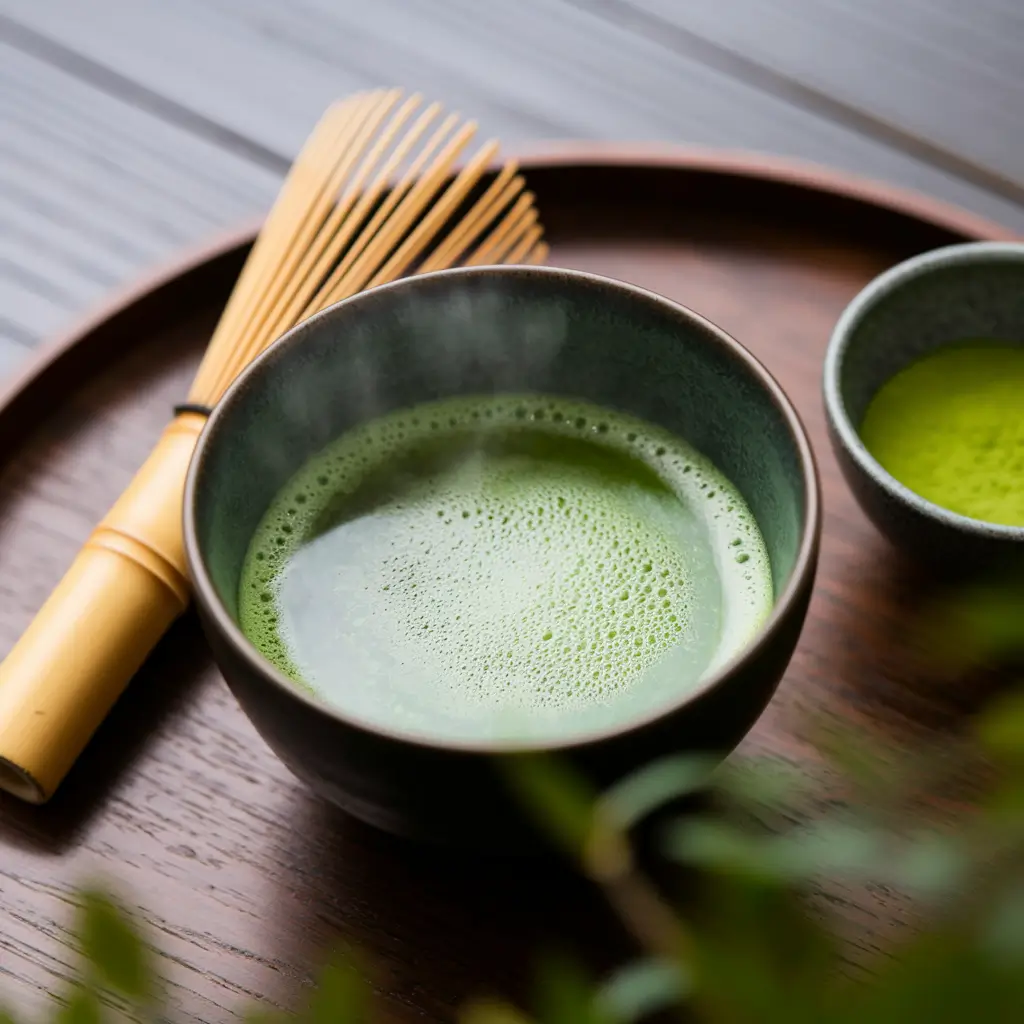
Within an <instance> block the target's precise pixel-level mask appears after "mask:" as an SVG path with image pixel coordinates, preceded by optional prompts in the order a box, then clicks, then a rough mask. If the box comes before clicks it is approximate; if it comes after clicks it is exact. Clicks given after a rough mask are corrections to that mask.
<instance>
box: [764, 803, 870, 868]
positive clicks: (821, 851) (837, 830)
mask: <svg viewBox="0 0 1024 1024" xmlns="http://www.w3.org/2000/svg"><path fill="white" fill-rule="evenodd" d="M887 838H888V837H887V835H886V834H885V833H884V832H882V831H881V830H879V829H877V828H875V827H873V826H871V825H869V824H867V823H866V822H858V821H856V820H852V819H849V818H845V817H843V818H838V817H830V818H823V819H821V820H820V821H816V822H814V823H813V824H811V825H808V826H806V827H804V828H800V829H796V830H794V831H793V832H790V833H787V834H786V835H782V836H773V837H771V838H768V839H766V840H765V843H764V850H763V854H762V855H763V857H764V865H763V867H764V870H765V871H766V872H768V873H770V874H772V875H774V876H776V877H778V878H781V879H789V880H792V881H794V882H801V881H807V880H810V879H812V878H820V877H823V876H828V877H842V878H845V879H858V880H859V879H866V878H871V877H872V876H873V875H877V874H878V873H879V872H880V871H882V870H883V868H884V866H885V865H886V863H887V856H888V851H887V842H886V840H887Z"/></svg>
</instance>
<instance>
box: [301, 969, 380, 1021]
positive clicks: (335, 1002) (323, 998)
mask: <svg viewBox="0 0 1024 1024" xmlns="http://www.w3.org/2000/svg"><path fill="white" fill-rule="evenodd" d="M368 1012H369V992H368V990H367V985H366V983H365V982H364V981H363V979H362V977H361V976H360V974H359V971H358V970H357V969H356V967H355V965H354V964H352V963H351V962H349V961H348V960H347V959H345V958H343V957H341V956H335V957H334V958H333V959H331V960H330V961H328V963H327V964H326V965H325V966H324V967H323V968H322V969H321V971H320V974H319V977H318V978H317V989H316V992H315V993H314V994H313V997H312V999H311V1000H310V1002H309V1008H308V1010H307V1011H306V1014H305V1017H304V1019H305V1020H306V1021H308V1022H309V1024H354V1022H357V1021H362V1020H366V1018H367V1016H368Z"/></svg>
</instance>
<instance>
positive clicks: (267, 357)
mask: <svg viewBox="0 0 1024 1024" xmlns="http://www.w3.org/2000/svg"><path fill="white" fill-rule="evenodd" d="M462 277H478V278H483V277H501V278H506V277H516V278H530V277H546V278H549V279H557V278H563V279H564V278H570V279H572V280H573V281H575V282H578V283H581V284H586V285H589V286H591V287H596V288H598V289H605V290H607V289H612V290H615V291H618V292H620V293H624V294H626V295H629V296H631V297H632V298H633V299H634V300H637V301H639V302H641V303H645V304H647V305H649V306H654V307H658V308H659V309H661V310H662V311H663V312H665V313H668V314H670V315H671V316H672V317H674V318H676V319H678V320H685V321H687V322H688V323H689V325H690V326H692V327H696V328H698V329H699V330H700V331H702V332H703V333H704V334H705V335H706V336H709V337H710V338H712V339H713V340H714V341H715V343H717V344H719V345H721V346H723V347H724V348H725V350H726V351H727V352H728V353H729V354H730V355H731V356H732V357H733V358H734V359H736V360H737V361H738V362H740V363H741V364H743V365H744V366H745V367H746V368H747V369H748V370H749V371H750V373H751V374H752V375H753V376H754V377H755V378H756V379H757V380H758V381H759V383H760V384H761V386H762V387H763V388H764V389H765V391H766V392H767V394H768V397H769V398H770V399H771V401H772V402H773V404H774V405H775V407H776V409H777V410H778V411H779V413H780V414H781V416H782V418H783V421H784V423H785V426H786V428H787V429H788V432H789V435H790V439H791V441H792V443H793V445H794V448H795V450H796V452H797V455H798V460H799V465H800V471H801V475H802V477H803V481H804V499H803V507H802V509H801V512H802V523H803V525H802V528H801V531H800V543H799V546H798V549H797V553H796V558H795V560H794V563H793V568H792V571H791V572H790V575H789V579H788V580H787V581H786V584H785V586H784V587H783V589H782V592H781V594H778V595H777V596H776V597H775V600H774V602H773V604H772V609H771V612H770V613H769V615H768V617H767V618H766V619H765V621H764V622H763V623H762V624H761V626H760V627H759V629H758V631H757V633H756V634H755V635H754V636H753V637H752V638H751V639H750V640H748V641H747V643H746V644H745V645H744V646H743V647H741V648H740V649H738V650H737V651H735V652H733V654H732V655H731V656H730V657H729V658H728V659H727V660H726V661H724V662H723V663H722V664H720V665H719V666H718V667H717V668H716V669H715V670H714V671H713V672H709V673H708V674H707V675H706V676H705V677H704V678H703V679H701V680H700V683H699V685H698V686H697V687H695V688H694V689H693V690H690V691H688V692H686V693H684V694H677V695H674V696H672V697H670V698H668V699H666V700H665V701H663V702H662V703H659V704H658V705H657V706H656V707H654V708H649V709H647V710H646V711H644V712H643V713H641V714H635V715H631V716H629V717H623V718H622V720H621V721H617V722H614V723H612V724H610V725H608V726H604V727H602V728H599V729H593V730H591V731H590V732H587V733H579V734H575V735H570V736H564V737H560V736H554V737H547V738H545V739H538V740H529V739H518V740H493V739H487V740H481V739H471V738H468V739H461V738H453V737H432V736H429V735H426V734H423V733H416V732H411V731H406V730H403V729H401V728H397V727H394V726H389V725H385V724H381V723H378V722H373V721H369V720H366V719H363V718H362V717H360V716H359V715H356V714H353V713H351V712H349V711H346V710H344V709H342V708H340V707H339V706H337V705H335V704H331V703H329V702H327V701H325V700H322V699H321V698H319V697H318V696H317V695H316V694H315V693H313V692H311V691H306V690H303V689H301V688H300V687H299V686H297V685H296V684H295V682H294V681H293V680H291V679H290V678H289V677H288V676H287V675H285V674H284V673H283V672H281V671H280V670H279V669H278V668H277V667H276V666H275V665H273V664H272V663H271V662H270V661H269V660H268V659H266V658H264V657H263V655H262V654H261V653H260V652H259V651H258V649H257V648H256V646H255V645H254V644H253V643H252V641H250V640H249V638H248V637H247V636H246V635H245V634H244V633H243V632H242V629H241V627H240V626H239V625H238V624H237V623H236V622H235V620H234V618H233V616H232V615H231V614H230V613H229V612H228V611H227V609H226V608H225V607H224V604H223V602H222V601H221V599H220V597H219V595H218V594H217V591H216V588H215V587H214V585H213V581H212V580H211V578H210V575H209V573H208V571H207V568H206V564H205V559H204V557H203V554H202V551H201V547H200V543H199V539H198V524H197V521H196V520H197V516H196V512H197V491H198V489H199V477H200V473H201V471H202V465H203V462H204V460H205V458H206V453H207V450H208V449H209V447H210V445H211V444H212V443H214V441H215V439H216V437H217V435H218V433H219V432H220V430H221V429H223V428H222V424H223V423H224V422H226V420H227V418H228V417H229V416H230V412H231V408H232V406H233V404H234V402H235V400H236V397H237V396H238V395H240V394H241V393H242V392H243V391H244V389H245V388H246V387H247V385H248V383H249V381H251V380H252V379H253V377H255V376H257V375H259V374H260V373H263V372H265V368H266V367H268V366H269V365H271V364H272V363H273V361H274V360H275V359H276V358H279V356H280V353H281V352H282V351H283V350H284V349H286V348H288V347H292V346H295V345H300V344H302V342H303V339H304V337H305V336H306V335H307V334H309V333H311V332H313V331H316V330H317V328H318V326H319V324H320V323H322V322H323V321H325V320H330V319H332V318H334V317H335V316H337V315H338V310H340V309H347V308H348V307H350V306H353V305H359V304H360V303H361V302H363V301H365V300H366V299H367V297H369V296H380V295H381V294H386V293H388V292H392V291H394V292H399V293H401V292H403V291H405V290H407V289H411V288H416V287H422V285H421V284H419V282H423V281H428V280H435V279H449V280H457V279H459V278H462ZM821 520H822V499H821V482H820V475H819V471H818V467H817V463H816V461H815V457H814V452H813V449H812V447H811V443H810V440H809V438H808V436H807V432H806V429H805V428H804V425H803V422H802V421H801V419H800V416H799V414H798V413H797V411H796V409H795V408H794V406H793V404H792V402H791V401H790V399H789V397H788V395H787V394H786V392H785V391H784V390H783V389H782V387H781V385H780V384H779V383H778V382H777V381H776V380H775V378H774V377H773V376H772V374H771V373H769V371H768V370H767V369H766V368H765V367H764V365H763V364H762V363H761V362H760V361H759V360H758V359H756V358H755V357H754V355H753V354H752V353H751V352H750V351H749V350H748V349H746V348H745V347H744V346H743V345H742V344H740V342H738V341H737V340H736V339H735V338H733V337H732V336H731V335H730V334H728V333H727V332H726V331H724V330H723V329H722V328H720V327H718V326H717V325H716V324H714V323H712V322H711V321H710V320H708V319H707V318H706V317H703V316H701V315H700V314H699V313H696V312H694V311H693V310H692V309H690V308H689V307H687V306H684V305H682V304H681V303H679V302H675V301H674V300H672V299H669V298H666V297H665V296H663V295H660V294H658V293H657V292H653V291H650V290H648V289H646V288H641V287H639V286H638V285H633V284H628V283H626V282H624V281H618V280H615V279H613V278H609V277H604V276H601V275H599V274H593V273H589V272H586V271H579V270H567V269H562V268H560V267H547V266H527V265H522V266H485V267H454V268H450V269H448V270H440V271H434V272H432V273H427V274H420V275H414V276H412V277H407V278H402V279H400V280H398V281H394V282H392V283H390V284H386V285H379V286H377V287H375V288H372V289H367V290H366V291H363V292H359V293H357V294H356V295H353V296H350V297H349V298H346V299H342V300H341V301H340V302H337V303H334V304H333V305H331V306H328V307H326V308H325V309H323V310H321V311H320V312H319V313H316V314H315V315H313V316H311V317H310V318H308V319H307V320H305V321H303V322H302V323H300V324H297V325H296V326H295V327H293V328H291V329H290V330H289V331H287V332H286V333H285V334H283V335H282V336H281V337H280V338H278V339H277V341H275V342H274V343H273V344H271V345H270V346H268V348H267V349H266V350H265V351H264V352H262V353H261V354H260V355H259V356H257V357H256V358H255V359H254V360H253V361H252V362H251V363H250V364H249V365H248V366H247V367H246V368H245V369H244V370H242V371H241V373H239V374H238V376H237V377H236V378H235V380H234V381H233V382H232V383H231V384H230V385H229V387H228V388H227V389H226V391H225V392H224V394H223V395H222V397H221V399H220V400H219V401H218V402H217V404H216V406H215V407H214V409H213V412H212V413H211V415H210V417H209V419H208V421H207V424H206V426H205V427H204V429H203V431H202V433H201V434H200V436H199V440H198V442H197V444H196V448H195V450H194V452H193V455H192V459H191V462H190V464H189V469H188V474H187V477H186V481H185V491H184V503H183V527H184V541H185V554H186V559H187V562H188V566H189V571H190V575H191V577H192V582H193V588H194V593H195V597H196V601H197V603H198V605H199V606H200V609H201V611H202V612H203V613H204V615H205V617H206V618H207V620H208V621H210V622H212V623H213V624H214V627H215V628H216V629H217V631H218V632H219V633H220V635H221V637H222V638H224V639H225V640H226V641H227V643H228V644H229V645H230V647H231V648H232V650H233V652H234V653H235V655H237V656H238V657H239V658H240V659H241V660H242V661H243V662H244V663H245V664H246V666H247V668H248V669H249V671H250V672H252V673H253V674H254V675H255V676H256V677H258V678H261V679H262V680H264V681H265V682H267V683H268V684H269V685H271V686H272V687H274V688H276V689H277V690H279V691H283V692H284V693H285V694H286V695H287V696H288V697H289V698H291V699H294V700H297V701H299V702H301V703H303V704H305V705H307V706H308V707H309V708H310V709H311V710H313V711H315V712H317V713H319V714H323V715H326V716H327V717H328V718H331V719H334V720H335V721H336V722H338V723H339V724H340V725H343V726H345V727H347V728H350V729H355V730H358V731H360V732H363V733H367V734H370V735H374V736H377V737H381V738H384V739H387V740H390V741H393V742H396V743H400V744H404V745H407V746H415V747H420V748H426V749H429V750H434V751H446V752H451V753H456V754H481V755H507V754H526V753H540V752H550V751H561V750H572V749H576V748H581V747H587V746H591V745H594V744H598V743H601V742H604V741H608V740H612V739H619V738H621V737H624V736H627V735H631V734H634V733H636V732H638V731H640V730H643V729H645V728H647V727H648V726H650V725H652V724H653V723H655V722H657V721H660V720H663V719H667V718H669V717H671V716H672V715H674V714H676V713H678V712H679V711H680V710H682V709H683V708H685V707H686V706H688V705H690V704H693V703H695V702H697V701H698V700H699V699H700V698H702V697H704V696H705V695H706V694H709V693H711V692H712V691H714V690H716V689H718V688H719V687H721V686H722V685H723V684H724V683H725V682H726V681H727V680H728V679H729V678H730V677H731V676H732V675H733V674H734V673H735V672H736V671H737V670H738V669H740V668H741V667H742V666H743V665H745V664H747V663H749V662H751V661H754V660H756V659H757V657H758V655H759V653H760V652H761V651H762V650H763V649H765V648H768V647H769V646H770V645H771V643H772V641H773V640H774V639H775V637H776V636H777V635H778V634H779V633H780V632H781V631H782V630H783V629H784V628H785V627H786V624H787V622H788V621H789V619H790V616H791V615H792V614H799V605H800V602H801V599H802V596H803V594H804V591H805V590H806V589H808V588H810V587H811V586H813V582H814V576H815V572H816V569H817V560H818V549H819V546H820V538H821Z"/></svg>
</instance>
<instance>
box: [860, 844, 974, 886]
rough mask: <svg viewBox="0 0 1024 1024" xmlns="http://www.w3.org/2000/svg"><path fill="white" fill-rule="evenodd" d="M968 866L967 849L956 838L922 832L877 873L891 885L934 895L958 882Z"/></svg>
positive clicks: (897, 851) (896, 852) (894, 853)
mask: <svg viewBox="0 0 1024 1024" xmlns="http://www.w3.org/2000/svg"><path fill="white" fill-rule="evenodd" d="M969 867H970V863H969V860H968V857H967V855H966V853H965V851H964V849H963V848H962V846H961V844H960V843H958V842H957V841H956V840H955V839H954V838H953V837H951V836H944V835H939V834H936V833H926V832H922V833H918V834H916V835H914V836H912V837H911V838H910V839H909V840H907V841H906V842H905V843H903V844H902V845H901V848H900V849H898V850H896V851H894V852H893V854H892V856H891V857H890V859H889V862H888V865H887V866H883V867H882V870H881V871H880V872H879V873H878V874H879V876H880V877H879V880H880V881H885V882H888V883H889V884H890V885H895V886H897V887H900V888H904V889H915V890H917V891H918V892H919V893H927V894H929V895H935V894H939V893H943V892H948V891H950V890H951V889H953V888H954V887H955V886H957V885H959V884H960V883H961V881H962V880H963V878H964V875H965V874H966V872H967V870H968V869H969Z"/></svg>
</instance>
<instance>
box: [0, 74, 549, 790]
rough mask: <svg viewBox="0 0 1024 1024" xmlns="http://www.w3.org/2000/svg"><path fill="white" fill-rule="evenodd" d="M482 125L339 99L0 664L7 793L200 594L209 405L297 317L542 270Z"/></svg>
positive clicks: (508, 172) (88, 720)
mask: <svg viewBox="0 0 1024 1024" xmlns="http://www.w3.org/2000/svg"><path fill="white" fill-rule="evenodd" d="M475 130H476V126H475V125H474V124H473V123H471V122H463V121H462V120H461V119H460V118H459V117H458V116H457V115H454V114H449V115H446V116H445V115H443V113H442V110H441V108H440V107H439V105H438V104H430V105H428V106H426V107H424V106H423V104H422V101H421V99H420V98H419V97H418V96H410V97H404V96H403V94H402V92H401V91H400V90H386V91H384V90H382V91H377V92H371V93H366V94H361V95H358V96H355V97H353V98H351V99H348V100H344V101H341V102H338V103H336V104H334V105H333V106H332V107H330V108H329V109H328V110H327V112H326V113H325V114H324V116H323V117H322V118H321V120H320V122H319V124H318V125H317V126H316V128H315V130H314V131H313V134H312V135H311V136H310V138H309V140H308V141H307V142H306V145H305V146H304V147H303V149H302V151H301V152H300V154H299V155H298V157H297V158H296V160H295V163H294V164H293V165H292V168H291V171H290V172H289V174H288V177H287V179H286V180H285V182H284V185H283V186H282V188H281V191H280V193H279V195H278V197H277V200H276V201H275V203H274V206H273V208H272V209H271V211H270V214H269V215H268V217H267V220H266V222H265V223H264V225H263V228H262V230H261V231H260V233H259V236H258V237H257V239H256V242H255V244H254V245H253V248H252V250H251V252H250V254H249V257H248V259H247V260H246V263H245V266H244V267H243V269H242V272H241V274H240V276H239V278H238V282H237V283H236V285H235V288H234V290H233V291H232V293H231V297H230V299H229V300H228V303H227V306H226V307H225V309H224V312H223V314H222V316H221V318H220V321H219V322H218V324H217V327H216V329H215V330H214V332H213V336H212V338H211V340H210V344H209V347H208V348H207V351H206V354H205V356H204V357H203V360H202V362H201V364H200V367H199V370H198V372H197V374H196V377H195V380H194V382H193V384H192V388H191V390H190V391H189V394H188V396H187V401H186V402H184V403H183V404H182V405H181V406H179V407H178V410H176V415H175V417H174V419H173V420H172V421H171V423H170V424H169V425H168V427H167V428H166V430H165V431H164V433H163V435H162V436H161V438H160V441H159V442H158V444H157V446H156V448H155V449H154V450H153V452H152V454H151V455H150V457H149V458H148V459H147V461H146V462H145V464H144V465H143V466H142V468H141V469H140V470H139V472H138V474H137V475H136V476H135V478H134V479H133V480H132V482H131V484H130V485H129V487H128V489H127V490H126V491H125V492H124V494H123V495H122V496H121V497H120V498H119V499H118V501H117V502H116V503H115V504H114V506H113V508H111V510H110V511H109V512H108V513H107V515H106V516H104V518H103V520H102V521H101V522H100V524H99V525H98V526H97V527H96V529H95V530H94V531H93V533H92V535H91V536H90V537H89V539H88V541H87V542H86V544H85V546H84V547H83V548H82V550H81V551H80V552H79V554H78V555H77V557H76V558H75V560H74V562H73V563H72V565H71V567H70V568H69V570H68V572H67V574H66V575H65V577H64V578H63V580H61V582H60V583H59V584H58V586H57V588H56V589H55V590H54V592H53V593H52V594H51V595H50V597H49V599H48V600H47V601H46V603H45V604H44V605H43V607H42V608H41V609H40V611H39V613H38V614H37V616H36V617H35V619H34V620H33V622H32V623H31V624H30V626H29V627H28V629H27V630H26V631H25V633H24V634H23V635H22V637H21V639H20V640H19V641H18V642H17V643H16V644H15V646H14V647H13V649H12V650H11V651H10V653H9V654H8V655H7V657H6V658H5V659H4V661H3V662H2V664H0V787H2V788H4V789H7V790H10V791H11V792H13V793H15V794H16V795H17V796H20V797H21V798H22V799H25V800H29V801H32V802H35V803H41V802H43V801H45V800H47V799H49V797H50V796H51V795H52V794H53V792H54V790H55V789H56V788H57V786H58V785H59V784H60V781H61V780H62V779H63V777H64V775H65V774H66V773H67V771H68V769H69V768H70V767H71V765H72V764H73V763H74V761H75V759H76V758H77V756H78V754H79V753H80V752H81V750H82V748H83V747H84V746H85V744H86V742H88V739H89V737H90V736H91V735H92V733H93V732H94V731H95V729H96V727H97V726H98V725H99V723H100V722H101V721H102V720H103V718H104V716H105V715H106V713H107V711H108V710H109V709H110V707H111V705H112V704H113V703H114V701H115V700H116V699H117V697H118V695H119V694H120V693H121V691H122V690H123V689H124V687H125V685H126V684H127V682H128V680H129V679H130V678H131V676H132V675H133V674H134V673H135V671H136V669H138V667H139V666H140V665H141V664H142V662H143V661H144V660H145V658H146V656H147V655H148V654H149V652H150V651H151V650H152V648H153V647H154V645H155V644H156V642H157V641H158V640H159V639H160V637H161V636H162V635H163V633H164V632H165V631H166V630H167V628H168V626H169V625H170V624H171V622H172V621H173V620H174V619H175V618H176V617H177V616H178V615H180V614H181V612H182V611H184V609H185V608H186V607H187V605H188V601H189V596H190V587H189V582H188V576H187V571H186V562H185V554H184V549H183V543H182V528H181V503H182V494H183V489H184V482H185V476H186V473H187V470H188V464H189V460H190V458H191V455H192V451H193V449H194V447H195V443H196V440H197V438H198V436H199V433H200V431H201V430H202V428H203V425H204V423H205V420H206V414H207V413H208V411H209V409H210V408H211V407H212V406H213V405H215V404H216V402H217V401H218V400H219V398H220V397H221V395H222V394H223V393H224V391H225V390H226V389H227V387H228V386H229V385H230V384H231V382H232V381H233V380H234V379H235V377H236V376H237V375H238V374H239V373H240V372H241V371H242V370H243V369H244V368H245V367H246V366H247V365H248V364H249V363H250V362H251V361H252V360H253V359H254V358H255V357H256V356H257V355H259V354H260V353H261V352H262V351H263V350H264V349H265V348H266V347H267V346H268V345H270V344H271V343H272V342H273V341H274V340H275V339H276V338H278V337H280V336H281V334H283V333H284V332H285V331H287V330H288V329H289V328H291V327H292V326H294V325H295V324H296V323H298V322H300V321H301V320H303V319H305V318H306V317H308V316H311V315H312V314H313V313H316V312H318V311H319V310H321V309H323V308H324V307H326V306H328V305H331V304H332V303H334V302H337V301H339V300H340V299H343V298H346V297H348V296H350V295H353V294H355V293H356V292H359V291H362V290H363V289H366V288H372V287H375V286H376V285H379V284H384V283H386V282H388V281H393V280H395V279H397V278H399V277H402V276H404V275H407V274H410V273H425V272H427V271H432V270H442V269H445V268H447V267H452V266H480V265H485V264H494V263H540V262H543V260H544V259H545V256H546V253H547V246H546V244H545V243H544V241H543V239H542V229H541V226H540V224H539V222H538V219H537V211H536V209H535V208H534V202H533V200H534V197H533V195H532V194H531V193H530V192H528V191H526V190H525V182H524V180H523V178H522V176H521V175H519V174H518V173H517V170H516V167H515V165H514V164H512V163H506V164H505V165H504V166H502V167H501V168H500V169H499V170H498V171H497V172H496V173H493V172H492V170H491V167H492V164H493V162H494V160H495V158H496V156H497V152H498V145H497V143H496V142H490V143H487V144H486V145H484V146H482V147H481V148H480V149H478V150H477V151H476V152H475V153H473V154H472V155H471V156H470V157H469V158H468V159H467V160H465V161H464V162H463V163H462V164H461V165H460V166H461V169H459V170H457V171H456V170H455V168H456V164H457V163H458V162H459V161H460V159H461V158H462V157H463V154H464V152H465V150H466V148H467V146H468V145H469V144H470V142H471V141H472V138H473V136H474V134H475Z"/></svg>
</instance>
